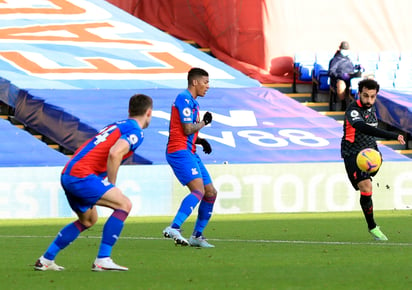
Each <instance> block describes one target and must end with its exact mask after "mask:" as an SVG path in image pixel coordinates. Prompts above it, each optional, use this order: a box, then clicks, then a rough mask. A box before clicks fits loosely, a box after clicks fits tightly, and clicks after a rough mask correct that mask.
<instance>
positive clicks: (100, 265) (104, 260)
mask: <svg viewBox="0 0 412 290" xmlns="http://www.w3.org/2000/svg"><path fill="white" fill-rule="evenodd" d="M96 204H97V205H100V206H104V207H108V208H112V209H113V210H114V211H113V213H112V215H111V216H110V217H109V218H108V219H107V221H106V223H105V224H104V226H103V233H102V240H101V243H100V247H99V251H98V254H97V258H96V260H95V262H94V263H93V266H92V270H93V271H109V270H117V271H127V270H128V268H126V267H123V266H119V265H117V264H115V263H114V262H113V261H112V259H111V254H112V249H113V246H114V245H115V244H116V242H117V240H118V239H119V237H120V234H121V232H122V230H123V227H124V222H125V220H126V218H127V217H128V215H129V213H130V210H131V209H132V203H131V201H130V199H129V198H128V197H127V196H125V195H124V194H123V193H122V192H121V190H120V189H118V188H117V187H112V188H111V189H109V190H108V191H107V192H106V193H105V194H104V195H103V196H102V197H101V198H100V199H99V200H98V201H97V203H96Z"/></svg>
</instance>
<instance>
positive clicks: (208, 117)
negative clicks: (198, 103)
mask: <svg viewBox="0 0 412 290" xmlns="http://www.w3.org/2000/svg"><path fill="white" fill-rule="evenodd" d="M210 123H212V113H210V112H206V113H205V114H204V116H203V120H202V121H200V122H199V123H195V124H190V123H183V124H182V125H183V132H184V133H185V134H186V135H191V134H193V133H196V132H197V131H199V130H200V129H202V128H203V127H204V126H206V125H208V124H210Z"/></svg>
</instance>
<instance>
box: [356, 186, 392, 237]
mask: <svg viewBox="0 0 412 290" xmlns="http://www.w3.org/2000/svg"><path fill="white" fill-rule="evenodd" d="M358 187H359V190H360V205H361V208H362V211H363V215H364V216H365V220H366V223H367V224H368V229H369V233H370V234H371V235H372V236H373V238H374V239H375V240H378V241H387V240H388V238H387V237H386V236H385V234H384V233H383V232H382V231H381V230H380V228H379V226H377V225H376V222H375V219H374V216H373V201H372V182H371V179H365V180H362V181H360V182H359V183H358Z"/></svg>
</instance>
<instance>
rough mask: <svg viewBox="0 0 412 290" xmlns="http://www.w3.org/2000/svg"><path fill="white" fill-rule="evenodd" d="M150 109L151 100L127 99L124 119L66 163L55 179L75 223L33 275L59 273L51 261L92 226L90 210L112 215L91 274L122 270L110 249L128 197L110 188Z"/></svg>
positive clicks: (125, 213)
mask: <svg viewBox="0 0 412 290" xmlns="http://www.w3.org/2000/svg"><path fill="white" fill-rule="evenodd" d="M152 108H153V101H152V99H151V98H150V97H149V96H146V95H143V94H136V95H134V96H132V97H131V98H130V100H129V118H128V119H126V120H122V121H118V122H116V123H113V124H110V125H108V126H106V127H105V128H103V129H102V130H101V131H100V132H99V133H98V134H96V135H95V136H94V137H93V138H91V139H89V140H88V141H86V143H84V144H83V145H82V146H81V147H80V148H79V149H77V151H76V152H75V153H74V155H73V157H72V158H71V159H70V160H69V162H68V163H67V164H66V166H65V167H64V169H63V172H62V175H61V184H62V187H63V189H64V192H65V194H66V197H67V200H68V202H69V204H70V207H71V208H72V210H73V211H74V212H75V213H76V215H77V216H78V219H77V220H76V221H74V222H72V223H70V224H68V225H66V226H65V227H64V228H63V229H62V230H61V231H60V232H59V233H58V235H57V236H56V238H55V239H54V241H53V242H52V243H51V244H50V246H49V247H48V248H47V250H46V252H45V253H44V254H43V255H42V256H41V257H40V258H39V259H38V260H37V262H36V263H35V265H34V269H35V270H40V271H46V270H54V271H61V270H64V267H62V266H59V265H57V264H56V263H55V262H54V259H55V257H56V256H57V254H58V253H59V252H60V251H61V250H63V249H64V248H66V247H67V246H68V245H70V244H71V243H72V242H73V241H74V240H75V239H76V238H77V237H78V236H79V234H80V233H81V232H83V231H84V230H86V229H88V228H90V227H91V226H93V225H94V224H95V223H96V222H97V218H98V216H97V209H96V205H99V206H104V207H108V208H111V209H113V213H112V215H111V216H110V217H109V218H108V219H107V221H106V223H105V225H104V227H103V234H102V240H101V243H100V248H99V251H98V254H97V258H96V259H95V261H94V263H93V265H92V271H110V270H112V271H113V270H114V271H116V270H117V271H127V270H128V268H126V267H123V266H120V265H117V264H116V263H114V262H113V260H112V259H111V252H112V248H113V246H114V245H115V243H116V241H117V240H118V238H119V236H120V233H121V231H122V229H123V225H124V221H125V220H126V218H127V216H128V215H129V212H130V210H131V208H132V203H131V201H130V200H129V198H128V197H127V196H125V195H124V194H123V193H122V192H121V190H120V189H119V188H117V187H116V185H115V184H116V178H117V173H118V170H119V166H120V165H121V163H122V161H123V160H125V159H126V158H128V157H130V156H131V155H132V154H133V152H134V151H135V150H136V149H137V148H138V147H139V145H140V144H141V143H142V142H143V137H144V136H143V129H145V128H147V127H148V126H149V123H150V121H151V117H152Z"/></svg>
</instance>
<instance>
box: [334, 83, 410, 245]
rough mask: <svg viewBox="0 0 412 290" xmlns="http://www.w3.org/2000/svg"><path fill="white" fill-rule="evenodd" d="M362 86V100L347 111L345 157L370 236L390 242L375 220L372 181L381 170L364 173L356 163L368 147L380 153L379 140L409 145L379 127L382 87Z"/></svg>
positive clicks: (360, 84) (360, 93) (360, 90)
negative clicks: (358, 192) (377, 138)
mask: <svg viewBox="0 0 412 290" xmlns="http://www.w3.org/2000/svg"><path fill="white" fill-rule="evenodd" d="M358 86H359V89H358V94H359V99H358V100H357V101H355V102H352V103H351V104H350V105H349V107H348V109H347V110H346V112H345V121H344V125H343V137H342V142H341V154H342V158H343V160H344V163H345V169H346V173H347V174H348V177H349V180H350V182H351V184H352V186H353V188H355V190H359V191H360V205H361V208H362V211H363V214H364V216H365V220H366V223H367V224H368V229H369V233H370V234H371V235H372V236H373V238H374V239H375V240H379V241H386V240H388V238H387V237H386V236H385V234H384V233H383V232H382V231H381V230H380V228H379V226H377V225H376V223H375V220H374V217H373V203H372V182H371V179H372V177H373V176H375V175H376V173H377V171H376V172H374V173H372V174H369V173H366V172H363V171H361V170H360V169H359V168H358V166H357V164H356V157H357V155H358V153H359V152H360V151H362V150H363V149H366V148H372V149H375V150H378V146H377V144H376V138H375V137H380V138H386V139H395V140H398V142H399V143H400V144H405V141H404V138H403V136H402V135H400V134H396V133H393V132H389V131H385V130H382V129H380V128H378V118H377V117H376V109H375V105H374V104H375V102H376V98H377V96H378V92H379V84H378V83H377V82H376V81H375V80H373V79H364V80H362V81H360V82H359V84H358Z"/></svg>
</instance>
